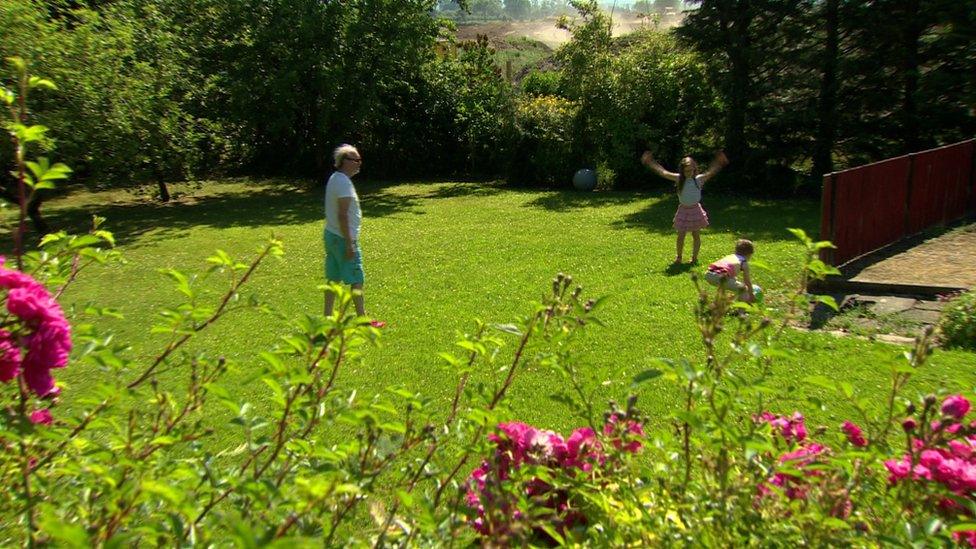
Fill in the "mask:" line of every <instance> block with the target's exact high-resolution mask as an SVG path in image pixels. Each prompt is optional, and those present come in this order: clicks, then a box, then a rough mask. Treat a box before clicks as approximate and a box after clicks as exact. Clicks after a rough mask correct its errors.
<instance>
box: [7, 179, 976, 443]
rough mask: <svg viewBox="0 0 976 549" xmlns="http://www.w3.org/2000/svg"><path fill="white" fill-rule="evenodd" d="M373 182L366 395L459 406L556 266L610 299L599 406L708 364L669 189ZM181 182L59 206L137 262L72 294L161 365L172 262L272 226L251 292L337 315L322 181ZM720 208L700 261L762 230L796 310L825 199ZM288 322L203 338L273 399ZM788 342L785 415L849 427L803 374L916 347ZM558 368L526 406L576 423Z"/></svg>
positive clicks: (672, 393)
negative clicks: (650, 371)
mask: <svg viewBox="0 0 976 549" xmlns="http://www.w3.org/2000/svg"><path fill="white" fill-rule="evenodd" d="M359 189H360V196H361V199H362V205H363V211H364V216H365V221H364V226H363V235H362V240H363V250H364V257H365V266H366V273H367V282H366V301H367V310H368V311H369V312H370V313H371V314H372V315H374V316H376V317H378V318H381V319H383V320H386V321H387V322H388V323H389V325H388V328H386V329H385V330H384V331H383V334H382V344H381V346H380V347H378V348H375V349H370V350H368V351H367V352H366V355H365V358H364V361H363V362H362V364H358V365H354V366H352V367H350V368H349V369H347V370H346V371H344V372H343V374H342V383H343V384H344V385H345V386H346V387H355V388H357V389H358V391H359V393H360V394H362V395H368V394H372V393H374V392H376V391H378V390H381V389H382V388H383V387H386V386H389V385H403V386H406V387H408V388H411V389H413V390H418V391H422V392H424V393H425V394H427V395H429V396H431V397H432V398H435V399H437V400H439V401H441V402H443V405H444V406H445V407H446V405H447V399H448V398H449V395H450V394H451V391H452V388H453V384H454V378H453V376H452V375H451V373H450V372H446V371H445V370H444V369H443V368H442V367H440V364H439V363H440V359H439V358H438V357H437V353H438V352H439V351H445V350H451V349H452V346H453V344H454V342H455V341H456V340H457V333H458V332H461V331H464V330H467V329H469V328H470V327H471V326H472V320H473V319H475V318H480V319H484V320H486V321H489V322H511V321H514V320H516V319H518V318H520V317H521V316H523V315H525V314H527V313H528V312H529V311H530V309H531V303H532V302H533V301H534V300H537V299H539V297H540V296H541V295H542V294H543V292H545V291H547V288H548V287H549V285H550V280H551V278H552V277H553V275H554V274H555V273H557V272H564V273H569V274H572V275H573V277H574V280H576V281H578V282H579V283H581V284H582V285H583V286H584V288H585V293H586V294H587V295H590V296H604V295H605V296H609V300H608V301H607V302H606V305H605V307H604V308H603V311H602V314H601V315H600V317H601V318H602V320H603V321H604V322H605V323H606V327H605V328H601V327H599V326H591V327H588V328H587V331H586V334H585V335H584V337H583V339H582V340H580V341H579V347H578V351H579V360H580V361H581V363H582V364H583V366H584V368H586V369H587V370H588V371H591V372H594V373H595V374H597V378H598V379H600V380H602V381H603V383H600V384H599V385H598V386H595V387H594V390H595V391H596V392H597V394H598V395H599V401H600V402H601V403H603V402H606V400H607V399H609V398H616V399H618V400H623V399H624V398H625V397H626V394H627V393H628V390H629V386H630V379H631V377H632V376H633V375H634V374H635V373H637V372H640V371H641V370H643V369H645V368H647V367H649V366H651V364H652V361H653V359H654V358H655V357H673V358H678V357H689V358H691V359H695V360H700V359H701V356H702V351H701V348H700V345H699V344H698V341H697V335H696V332H695V329H694V325H693V319H692V314H691V310H692V306H693V302H694V299H695V294H694V290H693V287H692V285H691V283H690V281H689V278H688V276H687V272H673V271H669V270H668V268H667V267H668V264H669V263H670V261H671V259H672V258H673V256H674V234H673V231H672V229H671V217H672V215H673V211H674V208H675V199H674V197H673V196H672V195H671V194H669V193H664V189H663V187H662V188H658V187H653V188H652V189H656V190H660V191H662V193H664V194H655V193H652V192H648V193H623V192H605V193H596V194H581V193H575V192H551V191H533V190H517V189H509V188H506V187H496V186H489V185H484V184H470V183H418V184H396V185H381V184H375V183H361V184H360V185H359ZM174 190H175V191H177V192H178V193H182V196H181V197H180V198H179V200H178V203H176V204H172V205H165V206H164V205H157V204H153V203H151V202H148V201H147V200H146V199H144V198H138V199H137V198H134V197H132V196H130V195H127V194H126V193H120V192H116V193H101V194H93V193H75V194H73V195H71V196H68V197H65V198H61V199H57V200H53V201H51V202H50V203H49V204H48V205H47V206H46V208H47V209H46V214H47V216H48V217H49V220H50V221H51V222H52V224H54V225H55V226H59V227H69V228H72V229H74V230H80V229H81V228H83V226H84V222H85V221H84V220H85V219H86V218H87V217H88V216H90V214H91V213H98V214H99V215H103V216H105V217H107V218H108V222H107V227H108V228H109V229H110V230H112V231H114V232H115V233H116V236H117V238H118V242H119V246H120V249H121V250H122V251H123V253H124V255H125V257H126V258H127V259H128V263H126V264H125V265H113V266H109V267H95V268H92V269H91V270H89V271H87V272H85V273H84V274H83V276H82V277H81V279H80V280H79V281H78V282H77V283H76V284H75V285H74V286H72V287H71V288H70V289H69V290H68V292H66V293H65V295H64V299H63V301H64V302H66V303H67V304H69V305H70V304H72V303H75V304H83V303H86V302H89V301H91V302H94V303H97V304H99V305H102V306H109V307H116V308H118V309H120V310H121V311H122V312H123V313H124V314H125V317H126V318H125V320H124V321H117V322H116V321H113V322H112V323H111V325H110V327H111V328H112V329H114V330H116V331H117V332H118V333H119V336H120V338H121V340H122V341H127V342H131V345H132V351H131V354H132V356H134V357H138V358H139V359H140V360H142V361H143V362H145V361H146V360H148V358H149V357H151V356H153V354H154V353H155V352H156V351H157V350H158V349H160V348H162V346H163V345H164V341H163V340H162V339H161V337H160V336H155V335H151V334H150V333H149V329H150V327H151V325H152V324H153V322H154V312H155V311H156V309H157V308H158V307H160V306H165V305H172V304H175V303H177V302H178V296H177V293H176V291H175V290H173V289H171V286H170V284H169V283H168V281H167V280H166V279H165V278H164V277H162V276H161V275H160V274H158V270H159V269H161V268H170V267H171V268H177V269H181V270H186V271H191V270H203V269H204V268H205V267H206V265H205V262H204V259H205V258H206V257H207V256H208V255H209V254H210V252H211V251H212V250H214V249H216V248H220V249H223V250H225V251H227V252H228V253H230V254H231V255H234V256H237V257H243V256H246V255H249V254H251V252H253V250H255V249H256V248H257V247H258V246H259V245H260V244H261V243H262V242H263V241H265V240H266V239H267V238H268V237H269V236H271V235H272V234H274V235H276V236H277V237H278V238H280V239H281V240H283V241H284V245H285V249H286V255H285V257H284V258H283V259H282V260H281V261H270V262H269V263H268V264H267V265H265V266H264V267H263V268H262V269H261V271H260V272H259V273H258V274H257V276H256V277H255V278H254V281H253V283H252V284H251V285H250V287H249V290H250V292H253V293H256V294H258V295H259V296H261V297H262V298H263V299H264V300H266V301H268V302H270V303H272V304H273V305H274V307H275V308H276V309H277V310H278V311H280V312H281V313H282V315H283V316H284V317H285V318H297V317H299V316H300V315H303V314H320V313H321V307H322V296H321V295H320V292H319V291H318V290H317V286H318V285H319V284H321V283H322V282H323V280H322V279H323V269H322V259H323V258H322V255H323V250H322V227H323V220H322V216H323V213H322V189H321V188H311V186H310V185H308V184H305V183H303V184H295V185H289V184H286V183H283V182H280V181H279V182H274V183H273V184H272V183H267V182H251V181H232V182H219V183H215V182H207V183H205V184H203V185H202V186H200V185H197V186H189V185H188V186H178V187H176V188H175V189H174ZM704 205H705V207H706V209H707V210H708V212H709V216H710V218H711V220H712V227H711V228H710V229H709V230H708V231H706V233H705V234H704V236H703V240H704V243H703V246H702V259H703V260H705V262H706V263H707V261H708V260H710V259H712V258H717V257H720V256H722V255H725V254H726V253H729V252H730V251H731V249H732V243H733V241H734V239H735V238H739V237H748V238H751V239H752V240H754V241H755V242H756V246H757V251H756V255H755V259H757V260H761V261H762V262H763V263H766V264H767V265H769V267H770V271H768V272H757V273H755V274H754V278H755V279H756V282H758V283H759V284H761V285H763V286H764V287H765V288H766V293H767V303H769V304H771V305H772V306H775V305H776V304H777V303H781V302H782V299H783V297H784V295H785V293H786V291H787V288H788V286H789V284H790V283H791V280H792V278H793V275H794V273H795V271H796V266H797V260H798V258H799V255H800V248H799V246H798V245H797V244H795V243H794V241H793V239H792V236H791V235H789V234H788V233H787V232H786V230H785V228H786V227H801V228H803V229H805V230H807V231H808V232H809V233H811V234H816V230H815V227H816V223H817V219H818V212H819V205H818V204H817V203H815V202H810V201H802V200H789V201H756V200H748V199H741V198H736V197H723V196H716V195H709V196H706V197H705V202H704ZM8 219H9V218H8ZM688 244H689V245H690V239H689V242H688ZM686 254H687V252H686ZM686 257H687V255H686ZM286 332H287V326H286V324H285V322H284V321H282V320H280V319H278V318H275V317H273V316H269V315H262V314H258V313H251V312H248V313H242V314H238V315H236V316H231V317H229V318H227V319H226V320H225V321H224V322H223V323H222V324H220V325H218V326H217V327H216V328H215V329H214V330H213V331H211V332H208V333H207V334H206V336H205V337H203V338H201V340H200V342H199V343H198V346H201V347H203V346H207V347H210V348H211V349H213V350H215V352H219V353H221V354H223V355H225V356H227V357H228V358H231V359H234V360H235V361H237V362H238V363H239V364H240V369H239V370H238V371H237V372H236V373H235V374H234V375H233V376H232V377H231V379H230V380H229V382H228V385H229V386H231V387H232V388H235V389H236V390H237V392H238V393H239V394H242V395H247V396H249V397H251V398H253V399H254V400H255V402H257V403H260V402H261V401H262V399H264V398H265V395H266V388H265V387H264V385H263V384H261V383H260V382H253V381H250V380H252V379H253V372H254V370H255V369H256V368H258V367H259V366H260V364H261V362H260V360H259V359H258V358H257V353H258V352H259V351H261V350H265V349H267V348H270V347H271V346H272V345H273V344H274V343H275V341H276V339H277V337H278V336H280V335H282V334H283V333H286ZM787 338H788V340H789V342H790V343H791V345H792V346H793V347H794V349H795V354H794V357H793V358H792V359H789V360H784V361H782V362H780V363H778V365H777V368H778V372H779V373H781V374H782V376H781V377H780V378H779V379H780V380H781V383H782V385H783V387H790V386H793V385H795V386H796V390H795V391H794V392H793V393H791V394H792V395H793V398H792V399H791V401H790V402H783V403H781V404H780V405H779V408H778V409H777V411H781V412H785V411H792V410H793V409H796V408H799V409H802V410H803V411H804V412H805V413H807V415H808V416H809V417H810V418H811V419H812V420H813V422H814V424H816V423H817V422H823V423H827V422H831V423H833V422H836V421H838V420H839V419H842V418H845V417H846V415H847V414H848V412H849V410H848V408H846V406H845V405H843V404H841V403H833V402H831V401H830V400H829V399H827V403H826V404H827V407H826V409H825V410H823V411H820V410H815V409H812V406H811V405H809V404H807V403H806V402H805V399H806V397H807V396H810V395H819V396H825V395H823V394H821V393H819V392H818V390H814V389H811V388H809V387H807V386H805V385H804V384H803V383H801V382H800V381H799V380H801V379H802V378H803V377H805V376H808V375H814V374H818V375H824V376H827V377H830V378H833V379H846V380H850V381H851V382H853V383H854V385H855V387H856V388H857V389H858V390H859V391H863V392H865V393H869V394H870V393H875V394H879V395H880V394H881V391H883V389H884V387H885V386H886V383H887V379H888V377H887V376H888V365H890V364H891V363H892V362H893V361H897V360H901V358H900V355H901V354H902V353H903V351H904V350H905V349H903V348H899V347H895V346H891V345H888V344H883V343H872V342H867V341H861V340H857V339H851V338H848V339H837V338H835V337H832V336H829V335H824V334H807V333H800V332H795V333H794V332H792V331H791V332H790V333H789V334H788V336H787ZM510 347H511V346H510ZM973 363H974V359H973V354H971V353H964V352H937V353H936V354H935V355H934V357H933V358H932V360H931V362H930V363H929V365H928V366H927V368H926V371H925V373H924V374H923V375H920V376H919V377H918V378H916V379H915V380H914V381H913V385H912V386H911V387H910V390H911V391H912V392H913V393H915V392H924V391H928V390H932V389H934V388H936V387H938V386H939V385H940V384H944V385H945V386H946V387H948V388H950V389H962V388H966V389H968V388H971V387H972V386H973V384H974V381H976V375H974V372H973V368H972V366H973ZM103 375H104V374H102V373H101V372H98V371H92V370H91V369H85V368H81V367H68V368H67V369H66V370H64V371H63V373H61V375H60V376H59V379H61V380H64V381H67V382H68V384H69V387H68V389H67V390H66V391H65V394H64V399H65V404H67V405H69V406H70V405H71V404H72V401H73V400H74V399H76V398H77V395H79V394H80V393H83V392H84V387H85V386H86V385H88V384H92V383H96V382H98V381H99V380H100V378H101V376H103ZM485 375H487V374H485ZM557 379H558V378H557V377H556V376H554V375H552V373H551V372H546V371H538V370H532V369H529V370H525V371H523V372H522V375H521V377H520V378H519V380H518V381H517V382H516V385H515V387H514V388H513V390H512V391H511V393H510V397H511V400H510V403H511V406H512V408H513V411H514V413H515V414H516V415H517V416H518V417H519V418H521V419H523V420H525V421H528V422H531V423H534V424H537V425H540V426H544V427H548V428H552V429H558V430H562V431H567V430H568V429H570V428H571V427H574V426H577V425H579V424H580V421H579V420H578V419H574V418H570V417H568V415H567V411H566V409H565V408H564V407H563V406H562V405H560V404H557V403H555V402H553V401H551V400H549V399H548V398H547V397H548V395H550V394H551V393H552V392H553V389H554V383H557V381H556V380H557ZM678 395H679V392H678V391H677V390H676V387H675V386H672V385H669V383H668V382H666V381H663V380H660V379H659V380H656V381H654V382H650V383H648V384H645V385H643V386H641V388H640V400H639V404H640V407H641V408H642V409H643V410H645V411H646V412H647V413H648V414H649V416H650V417H651V428H652V430H653V429H663V428H666V427H667V424H668V419H667V418H668V414H669V412H670V411H671V410H672V409H673V408H674V407H675V406H676V405H677V399H678Z"/></svg>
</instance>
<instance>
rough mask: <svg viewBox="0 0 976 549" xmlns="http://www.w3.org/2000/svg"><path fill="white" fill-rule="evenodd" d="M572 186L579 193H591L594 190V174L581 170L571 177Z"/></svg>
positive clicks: (593, 172) (584, 169) (587, 170)
mask: <svg viewBox="0 0 976 549" xmlns="http://www.w3.org/2000/svg"><path fill="white" fill-rule="evenodd" d="M573 186H574V187H576V188H577V189H579V190H581V191H592V190H593V189H595V188H596V172H595V171H593V170H591V169H588V168H583V169H582V170H579V171H577V172H576V175H574V176H573Z"/></svg>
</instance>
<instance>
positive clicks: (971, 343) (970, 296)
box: [939, 290, 976, 351]
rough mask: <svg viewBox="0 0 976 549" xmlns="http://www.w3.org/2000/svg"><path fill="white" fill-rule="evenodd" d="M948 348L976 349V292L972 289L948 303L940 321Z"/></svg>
mask: <svg viewBox="0 0 976 549" xmlns="http://www.w3.org/2000/svg"><path fill="white" fill-rule="evenodd" d="M939 329H940V330H941V331H942V344H943V345H944V346H945V347H946V348H953V347H956V348H960V349H969V350H974V351H976V292H974V291H972V290H970V291H968V292H966V293H964V294H962V295H959V296H958V297H956V298H955V299H953V300H952V301H950V302H949V304H948V305H946V308H945V310H943V311H942V319H941V320H940V321H939Z"/></svg>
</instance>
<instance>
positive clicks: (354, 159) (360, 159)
mask: <svg viewBox="0 0 976 549" xmlns="http://www.w3.org/2000/svg"><path fill="white" fill-rule="evenodd" d="M346 160H348V161H350V162H362V161H363V159H362V158H352V157H349V156H347V157H346Z"/></svg>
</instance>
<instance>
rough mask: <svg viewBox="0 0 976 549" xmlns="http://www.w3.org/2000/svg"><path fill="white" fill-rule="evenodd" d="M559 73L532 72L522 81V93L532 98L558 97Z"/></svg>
mask: <svg viewBox="0 0 976 549" xmlns="http://www.w3.org/2000/svg"><path fill="white" fill-rule="evenodd" d="M561 79H562V74H561V73H560V72H559V71H532V72H530V73H529V74H528V75H526V77H525V78H524V79H523V80H522V93H524V94H526V95H532V96H536V97H538V96H542V95H559V85H560V80H561Z"/></svg>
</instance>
